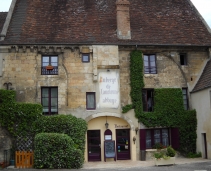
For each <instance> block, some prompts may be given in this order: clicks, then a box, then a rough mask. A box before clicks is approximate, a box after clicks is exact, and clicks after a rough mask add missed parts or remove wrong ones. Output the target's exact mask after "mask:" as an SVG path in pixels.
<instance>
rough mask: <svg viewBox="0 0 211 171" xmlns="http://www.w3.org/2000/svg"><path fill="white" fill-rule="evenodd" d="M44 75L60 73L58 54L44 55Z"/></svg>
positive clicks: (42, 71) (42, 70)
mask: <svg viewBox="0 0 211 171" xmlns="http://www.w3.org/2000/svg"><path fill="white" fill-rule="evenodd" d="M41 74H42V75H58V56H42V67H41Z"/></svg>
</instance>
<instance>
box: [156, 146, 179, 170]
mask: <svg viewBox="0 0 211 171" xmlns="http://www.w3.org/2000/svg"><path fill="white" fill-rule="evenodd" d="M175 155H176V151H175V150H174V149H173V148H172V147H171V146H168V147H167V148H166V149H165V150H162V151H160V152H156V153H154V161H155V165H156V166H158V165H171V164H175Z"/></svg>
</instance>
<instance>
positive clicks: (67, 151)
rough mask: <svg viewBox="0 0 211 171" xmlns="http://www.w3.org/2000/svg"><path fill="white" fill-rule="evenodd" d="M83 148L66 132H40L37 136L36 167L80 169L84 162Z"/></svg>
mask: <svg viewBox="0 0 211 171" xmlns="http://www.w3.org/2000/svg"><path fill="white" fill-rule="evenodd" d="M82 155H83V154H82V152H81V150H79V149H76V148H75V147H74V142H73V140H72V139H71V138H70V137H69V136H68V135H66V134H58V133H39V134H37V135H36V136H35V150H34V167H35V168H38V169H44V168H47V169H61V168H67V169H78V168H81V167H82V164H83V157H81V156H82Z"/></svg>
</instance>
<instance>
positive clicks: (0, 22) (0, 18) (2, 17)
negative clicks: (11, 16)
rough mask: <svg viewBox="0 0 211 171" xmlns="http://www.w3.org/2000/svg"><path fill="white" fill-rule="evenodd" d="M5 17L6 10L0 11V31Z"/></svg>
mask: <svg viewBox="0 0 211 171" xmlns="http://www.w3.org/2000/svg"><path fill="white" fill-rule="evenodd" d="M6 17H7V12H0V33H1V31H2V28H3V26H4V22H5V20H6Z"/></svg>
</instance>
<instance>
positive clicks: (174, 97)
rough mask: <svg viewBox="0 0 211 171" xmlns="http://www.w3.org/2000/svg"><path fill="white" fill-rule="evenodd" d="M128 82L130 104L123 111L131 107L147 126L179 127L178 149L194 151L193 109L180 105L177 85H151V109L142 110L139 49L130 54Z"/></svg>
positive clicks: (141, 68)
mask: <svg viewBox="0 0 211 171" xmlns="http://www.w3.org/2000/svg"><path fill="white" fill-rule="evenodd" d="M130 59H131V60H130V86H131V92H130V96H131V100H132V104H129V105H126V106H124V107H123V108H122V113H126V112H128V111H129V110H130V109H134V112H135V116H136V118H137V119H138V121H139V122H142V123H143V124H144V125H145V126H146V127H172V128H174V127H178V128H179V133H180V149H179V150H180V151H181V152H183V153H184V154H188V152H194V153H195V152H196V138H197V135H196V127H197V119H196V111H195V110H190V111H186V110H185V109H184V105H183V96H182V90H181V89H179V88H159V89H154V103H155V105H154V111H153V112H143V103H142V89H143V88H144V79H143V75H144V73H143V71H144V69H143V58H142V52H141V51H137V50H136V51H133V52H131V56H130Z"/></svg>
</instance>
